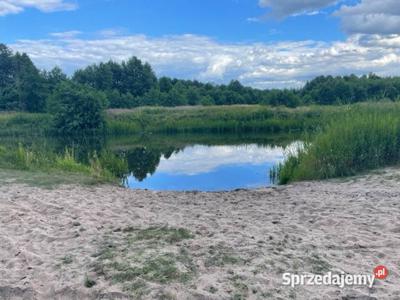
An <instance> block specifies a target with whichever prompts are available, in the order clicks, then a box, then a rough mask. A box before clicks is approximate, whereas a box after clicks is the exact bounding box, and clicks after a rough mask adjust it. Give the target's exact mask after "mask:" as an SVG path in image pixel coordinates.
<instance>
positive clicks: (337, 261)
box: [0, 169, 400, 300]
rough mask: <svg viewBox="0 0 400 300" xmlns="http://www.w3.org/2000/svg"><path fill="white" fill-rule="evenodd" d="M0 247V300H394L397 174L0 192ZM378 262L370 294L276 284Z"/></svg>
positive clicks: (363, 269) (11, 187)
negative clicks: (217, 186)
mask: <svg viewBox="0 0 400 300" xmlns="http://www.w3.org/2000/svg"><path fill="white" fill-rule="evenodd" d="M0 245H1V246H0V299H13V300H14V299H18V300H19V299H24V300H25V299H29V300H31V299H400V276H399V275H400V270H399V265H400V170H399V169H387V170H384V171H382V172H380V173H379V174H377V173H376V174H374V175H368V176H361V177H357V178H352V179H350V180H347V181H345V182H340V181H327V182H311V183H309V182H305V183H299V184H295V185H291V186H285V187H278V188H272V189H265V190H257V191H244V190H243V191H235V192H221V193H197V192H191V193H189V192H188V193H177V192H152V191H130V190H126V189H123V188H119V187H114V186H95V187H82V186H76V185H75V186H74V185H72V186H61V187H59V188H56V189H41V188H37V187H29V186H24V185H19V184H5V185H2V186H1V187H0ZM379 264H383V265H385V266H386V267H387V268H388V269H389V270H390V275H389V277H388V278H387V279H386V280H384V281H377V282H375V285H374V287H373V288H372V289H369V288H367V287H347V288H343V289H340V288H337V287H332V286H327V287H326V286H322V287H321V286H319V287H312V286H302V287H296V288H291V287H286V286H283V285H282V273H284V272H295V273H302V272H313V273H326V272H328V271H332V272H340V271H344V272H347V273H354V274H364V273H365V274H371V273H372V269H373V268H374V267H375V266H376V265H379ZM92 285H93V286H92ZM90 286H92V287H90Z"/></svg>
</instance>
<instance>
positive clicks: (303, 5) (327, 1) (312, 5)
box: [259, 0, 338, 18]
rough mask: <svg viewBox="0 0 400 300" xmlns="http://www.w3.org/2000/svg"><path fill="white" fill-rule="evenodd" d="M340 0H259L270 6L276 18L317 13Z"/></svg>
mask: <svg viewBox="0 0 400 300" xmlns="http://www.w3.org/2000/svg"><path fill="white" fill-rule="evenodd" d="M337 2H338V0H259V5H260V6H261V7H265V8H269V9H270V10H271V12H270V14H269V15H271V16H273V17H276V18H284V17H288V16H292V15H301V14H310V15H313V14H316V13H318V11H319V10H320V9H323V8H325V7H328V6H331V5H334V4H336V3H337Z"/></svg>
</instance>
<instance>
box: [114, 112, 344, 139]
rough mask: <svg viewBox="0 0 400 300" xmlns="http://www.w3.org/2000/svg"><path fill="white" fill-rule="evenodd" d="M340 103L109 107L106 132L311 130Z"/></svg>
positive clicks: (329, 116)
mask: <svg viewBox="0 0 400 300" xmlns="http://www.w3.org/2000/svg"><path fill="white" fill-rule="evenodd" d="M342 110H344V109H343V108H340V107H321V106H309V107H302V108H296V109H290V108H283V107H281V108H272V107H267V106H258V105H252V106H219V107H216V106H213V107H197V108H188V107H186V108H179V109H177V108H175V109H168V108H140V109H135V110H110V111H108V116H107V123H108V133H109V134H112V135H123V134H133V133H240V132H242V133H250V132H251V133H257V132H259V133H260V132H262V133H276V132H291V131H307V130H314V129H316V128H318V127H319V126H321V125H322V124H323V123H324V122H326V121H327V119H328V118H331V117H332V116H334V115H336V114H338V113H340V112H341V111H342Z"/></svg>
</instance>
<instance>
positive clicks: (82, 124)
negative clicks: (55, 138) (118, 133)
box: [49, 82, 106, 136]
mask: <svg viewBox="0 0 400 300" xmlns="http://www.w3.org/2000/svg"><path fill="white" fill-rule="evenodd" d="M105 104H106V97H105V95H104V94H103V93H101V92H98V91H96V90H94V89H92V88H89V87H86V86H82V85H78V84H73V83H66V82H65V83H62V84H60V86H59V87H58V88H57V90H56V91H55V92H54V93H53V95H52V96H51V98H50V99H49V110H50V111H51V112H52V113H54V115H55V116H54V129H55V132H56V133H57V134H60V135H67V136H71V135H78V134H79V135H81V134H85V133H94V132H98V131H102V130H104V127H105V120H104V113H103V109H104V107H105Z"/></svg>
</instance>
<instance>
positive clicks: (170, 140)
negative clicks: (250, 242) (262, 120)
mask: <svg viewBox="0 0 400 300" xmlns="http://www.w3.org/2000/svg"><path fill="white" fill-rule="evenodd" d="M297 140H298V138H297V137H296V136H289V135H267V136H265V135H244V136H243V135H226V134H223V135H217V134H212V135H202V134H197V135H147V136H119V137H110V136H108V137H101V138H96V139H95V140H92V139H90V140H86V139H84V140H77V141H76V140H72V141H71V140H69V141H65V140H49V139H45V140H30V141H29V140H23V141H21V140H18V141H17V140H11V141H7V144H11V143H14V144H15V145H17V144H19V143H23V144H24V145H25V146H28V147H41V148H42V147H45V148H46V149H45V150H42V149H41V150H40V151H41V152H43V153H46V151H49V153H50V152H56V153H63V151H65V149H71V148H72V149H74V155H75V156H76V158H77V159H78V161H81V162H85V160H86V162H87V159H88V157H89V154H90V153H94V152H96V153H104V151H106V152H108V153H113V155H116V156H118V157H120V158H123V159H124V160H125V161H126V162H127V170H128V171H127V172H126V173H125V174H123V175H121V183H122V184H123V185H124V186H125V187H127V188H131V189H150V190H160V191H167V190H170V191H228V190H234V189H253V188H263V187H268V186H271V185H273V183H272V181H271V178H270V170H271V169H272V168H273V167H274V166H276V165H277V164H279V163H280V162H282V161H283V160H284V159H285V154H286V153H287V152H288V151H289V150H290V149H291V148H293V147H295V145H296V143H297V142H296V141H297ZM48 148H51V149H50V150H49V149H48Z"/></svg>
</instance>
